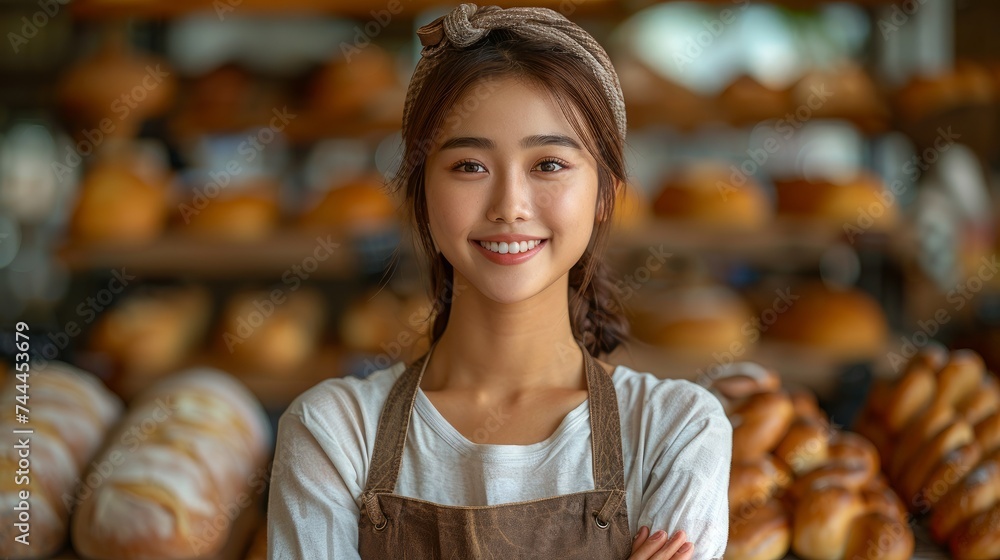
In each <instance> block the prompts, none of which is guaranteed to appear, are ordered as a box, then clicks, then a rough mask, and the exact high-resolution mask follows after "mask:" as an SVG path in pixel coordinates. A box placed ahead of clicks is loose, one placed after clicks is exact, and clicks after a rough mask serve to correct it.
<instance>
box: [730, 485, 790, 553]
mask: <svg viewBox="0 0 1000 560" xmlns="http://www.w3.org/2000/svg"><path fill="white" fill-rule="evenodd" d="M791 538H792V534H791V520H790V519H789V517H788V512H787V511H785V508H784V506H783V505H782V504H781V502H780V501H779V500H776V499H773V498H772V499H770V500H768V501H766V502H764V504H763V505H762V506H760V507H756V508H753V509H751V510H749V511H747V512H746V513H743V512H740V513H738V514H737V515H735V516H730V518H729V545H728V546H727V548H726V555H725V556H724V558H726V560H778V559H780V558H784V557H785V554H787V553H788V546H789V544H790V542H791Z"/></svg>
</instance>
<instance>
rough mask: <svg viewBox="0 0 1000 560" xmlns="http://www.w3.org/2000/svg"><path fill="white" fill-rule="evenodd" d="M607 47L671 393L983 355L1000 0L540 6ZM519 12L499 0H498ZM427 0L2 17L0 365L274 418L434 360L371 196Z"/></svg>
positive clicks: (623, 208)
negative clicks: (57, 366) (724, 371)
mask: <svg viewBox="0 0 1000 560" xmlns="http://www.w3.org/2000/svg"><path fill="white" fill-rule="evenodd" d="M526 4H529V5H546V6H548V7H551V8H553V9H556V10H558V11H561V12H562V13H563V14H565V15H567V16H568V17H569V18H570V19H571V20H573V21H574V22H576V23H578V24H580V25H581V26H583V27H584V28H586V29H587V30H588V31H590V32H591V33H592V34H593V35H594V36H595V37H596V38H597V39H598V40H599V42H601V44H603V45H605V47H606V48H607V50H608V51H609V54H610V55H611V56H612V59H613V60H614V63H615V65H616V68H617V69H618V72H619V75H620V78H621V82H622V87H623V89H624V92H625V98H626V102H627V109H628V115H629V124H630V131H629V139H628V144H629V146H628V157H629V163H630V171H631V173H632V177H633V180H632V182H631V183H630V185H629V187H628V190H627V191H626V192H625V194H624V196H623V197H622V198H621V200H620V201H619V204H618V207H617V208H616V224H615V235H614V238H613V240H612V243H611V248H610V251H609V253H608V255H607V258H608V260H609V262H610V263H612V264H613V266H614V270H615V275H616V276H615V279H616V286H617V291H618V296H619V298H620V299H621V303H622V304H623V306H624V308H625V309H626V310H627V311H628V313H629V314H630V316H631V318H632V325H633V334H634V338H635V340H633V341H631V342H630V343H629V344H627V345H625V346H623V347H622V348H620V349H619V350H617V351H616V352H615V353H614V355H612V356H609V357H605V358H604V359H606V360H607V361H610V362H615V363H624V364H626V365H629V366H631V367H634V368H636V369H639V370H640V371H650V372H653V373H655V374H657V375H659V376H662V377H683V378H688V379H697V378H699V377H705V376H708V377H711V375H712V373H713V371H716V370H717V369H718V367H719V366H720V365H724V364H727V363H729V362H733V361H742V360H753V361H758V362H761V363H763V364H765V365H768V366H770V367H773V368H774V369H776V370H777V371H779V372H780V373H781V375H782V377H783V380H784V381H785V383H786V385H798V386H803V387H806V388H808V389H811V390H812V391H814V392H816V394H817V395H818V396H819V399H820V402H821V404H822V405H823V406H824V408H826V409H827V411H829V412H831V414H832V415H833V416H834V418H835V419H839V420H840V421H841V422H842V423H843V422H848V421H849V420H850V419H852V418H853V416H854V414H855V413H856V412H857V411H858V409H859V408H860V407H861V404H862V401H863V399H864V397H865V394H866V391H867V390H868V387H869V385H870V383H871V381H872V379H873V378H877V377H880V376H885V377H894V376H895V375H896V374H897V373H898V372H899V369H900V367H901V366H902V365H903V363H904V362H905V361H906V360H908V359H909V358H910V357H912V355H913V353H914V352H916V350H917V349H919V348H922V347H925V346H927V345H928V344H931V342H930V341H931V340H937V341H940V342H941V343H943V344H944V345H946V346H949V347H952V348H966V347H968V348H974V349H976V350H977V351H979V352H980V353H982V354H983V356H984V358H985V360H986V363H987V366H989V367H991V368H994V369H995V368H997V367H998V366H1000V344H997V342H1000V262H998V261H997V259H996V251H997V231H996V228H995V222H996V216H997V204H996V203H995V198H996V196H995V193H996V190H997V186H998V185H997V177H998V174H997V171H998V164H1000V136H998V133H997V132H998V127H1000V111H998V108H1000V38H998V36H997V34H996V33H995V31H994V27H995V23H996V22H997V21H1000V5H998V4H997V3H995V2H988V1H986V0H906V1H902V2H899V1H895V2H894V1H890V0H886V1H879V0H864V1H861V0H858V1H855V2H820V1H805V0H799V1H792V0H788V1H786V2H778V3H763V2H748V1H738V0H733V1H728V2H721V1H720V2H651V1H647V0H634V1H629V0H622V1H618V0H598V1H591V0H586V1H584V0H560V1H558V2H556V1H555V0H552V1H548V0H540V1H539V0H536V1H533V2H528V3H526ZM503 5H505V6H510V5H516V3H504V4H503ZM450 7H451V5H449V4H437V3H433V2H428V1H426V0H392V1H390V2H385V1H383V0H378V1H375V2H361V1H355V2H350V3H347V2H322V1H320V0H292V1H283V2H277V1H272V0H214V1H213V2H208V1H207V0H174V1H171V2H152V1H146V0H127V1H123V0H73V1H66V2H64V1H61V0H34V1H20V0H19V1H10V0H7V1H4V2H2V3H0V30H2V31H3V37H4V39H3V43H4V44H3V45H0V84H2V86H0V331H2V332H3V333H4V335H3V338H2V341H0V344H2V346H0V349H2V352H3V354H4V355H5V356H8V357H10V360H8V361H9V362H11V363H12V361H13V359H12V356H13V355H14V352H15V348H14V334H13V331H14V325H15V324H16V323H17V322H18V321H24V322H25V323H27V324H28V325H30V327H31V330H32V333H33V339H32V347H31V348H32V350H31V351H32V353H33V354H34V355H36V356H39V357H41V358H43V359H45V360H53V359H57V360H63V361H67V362H70V363H73V364H75V365H77V366H79V367H81V368H83V369H85V370H87V371H90V372H93V373H94V374H96V375H97V376H98V377H100V378H101V379H102V380H103V381H104V382H105V383H106V384H107V385H108V386H109V387H110V388H111V389H112V390H113V391H114V392H115V393H117V394H118V395H119V396H121V397H122V398H123V399H125V400H126V401H127V400H128V399H129V398H131V396H132V395H135V394H136V393H137V392H139V391H141V390H142V389H144V388H146V387H148V386H149V385H151V384H152V383H154V382H155V381H157V380H160V379H163V378H165V377H168V376H169V375H170V374H171V373H172V372H176V371H178V370H180V369H183V368H185V367H188V366H192V365H198V364H208V365H213V366H217V367H219V368H221V369H223V370H225V371H227V372H229V373H231V374H232V375H233V376H235V377H237V378H238V379H239V380H241V381H242V382H243V383H244V384H245V385H246V386H247V387H248V388H249V389H250V390H251V391H252V392H253V393H254V394H255V395H256V396H257V397H258V398H259V399H260V400H261V402H262V403H263V404H264V406H265V408H266V409H267V410H268V413H269V414H270V415H271V418H272V422H273V421H276V419H277V417H278V416H279V415H280V414H281V412H282V411H283V410H284V409H285V407H287V405H288V404H289V403H290V402H291V400H292V399H293V398H294V397H295V396H297V395H298V394H299V393H301V392H302V391H304V390H305V389H307V388H309V387H310V386H312V385H314V384H316V383H317V382H319V381H321V380H323V379H326V378H329V377H334V376H344V375H355V376H362V377H363V376H365V375H367V374H369V373H371V372H372V371H375V370H377V369H382V368H385V367H388V366H390V365H392V364H393V363H396V362H398V361H402V360H409V359H411V358H413V357H415V356H416V355H419V354H420V353H421V352H423V351H424V350H425V349H426V342H427V341H426V338H425V334H426V332H427V327H428V325H429V323H428V320H427V319H428V317H429V316H430V315H431V314H432V313H434V311H435V309H436V306H435V304H434V302H432V301H430V300H429V298H428V296H427V295H426V293H425V291H424V290H425V285H424V283H423V276H424V271H425V269H424V268H423V267H422V263H420V262H419V261H418V260H417V259H416V258H415V256H414V252H413V250H412V245H411V240H410V236H409V234H408V232H407V230H406V228H405V227H404V226H403V224H402V223H401V221H400V218H399V214H398V212H397V207H398V205H399V201H398V200H397V199H395V198H393V197H392V195H390V194H388V193H387V192H386V191H385V190H384V189H383V188H382V185H383V182H384V180H385V178H386V177H389V176H391V174H392V173H393V171H394V169H395V167H396V165H397V163H398V157H399V148H400V145H399V122H400V119H401V114H402V102H403V95H404V93H405V87H406V84H407V81H408V79H409V76H410V74H411V73H412V70H413V67H414V64H415V63H416V60H417V57H418V52H419V48H418V47H419V43H418V42H417V40H416V35H415V30H416V28H417V27H419V26H420V25H423V24H424V23H427V22H429V21H430V20H432V19H433V18H435V17H438V16H440V15H442V14H444V13H446V12H447V10H448V9H449V8H450Z"/></svg>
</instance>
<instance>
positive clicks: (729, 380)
mask: <svg viewBox="0 0 1000 560" xmlns="http://www.w3.org/2000/svg"><path fill="white" fill-rule="evenodd" d="M710 387H711V389H712V391H713V392H715V393H717V394H719V395H721V396H722V397H723V398H725V399H727V400H729V401H730V402H732V401H738V400H740V399H744V398H746V397H749V396H750V395H755V394H757V393H769V392H774V391H777V390H778V389H780V388H781V378H780V377H779V376H778V373H777V372H776V371H774V370H772V369H769V368H766V367H764V366H762V365H760V364H756V363H753V362H734V363H732V364H727V365H723V366H722V367H720V368H718V370H717V373H716V374H715V377H714V379H713V380H712V383H711V385H710Z"/></svg>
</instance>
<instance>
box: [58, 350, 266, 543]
mask: <svg viewBox="0 0 1000 560" xmlns="http://www.w3.org/2000/svg"><path fill="white" fill-rule="evenodd" d="M270 446H271V425H270V422H269V421H268V418H267V416H266V415H265V413H264V411H263V409H262V408H261V406H260V404H259V402H257V400H256V399H255V398H254V397H253V395H251V394H250V393H249V391H247V389H246V388H245V387H243V386H242V385H241V384H240V383H238V382H236V381H235V380H234V379H233V378H232V377H231V376H229V375H227V374H225V373H222V372H221V371H218V370H213V369H208V368H199V369H192V370H187V371H184V372H180V373H178V374H175V375H173V376H171V377H170V378H168V379H166V380H164V381H162V382H160V383H158V384H156V385H154V386H152V387H151V388H149V389H148V390H147V391H145V392H143V394H141V395H140V396H138V397H137V398H136V399H135V400H134V401H133V403H132V405H131V406H130V409H129V413H128V414H127V416H126V418H125V420H124V421H123V422H122V423H121V424H120V425H119V428H118V429H117V430H115V433H114V434H113V436H112V437H111V438H110V439H109V443H108V445H107V447H105V449H104V450H103V452H102V454H101V458H100V461H101V462H104V463H108V464H111V465H113V468H112V469H110V472H107V471H105V472H98V477H97V478H99V480H100V483H99V484H97V485H95V487H94V490H93V492H92V493H91V494H90V495H89V496H87V497H85V498H84V499H83V500H82V502H81V503H80V504H79V507H78V510H77V512H76V513H75V515H74V516H73V521H72V534H73V544H74V546H75V548H76V550H77V551H78V552H80V554H81V555H83V556H86V557H87V558H91V559H93V560H140V559H141V560H153V559H181V558H184V559H207V558H212V557H214V556H215V555H217V554H218V553H219V552H220V550H221V549H222V547H223V545H224V544H225V543H226V540H227V539H228V536H229V532H230V528H231V527H232V523H233V521H234V519H235V518H237V517H238V516H239V514H240V513H241V512H242V511H243V510H244V509H245V508H246V507H250V505H251V504H252V501H253V499H252V496H253V492H254V490H253V489H251V487H250V484H251V481H252V474H253V473H254V471H255V470H257V469H259V468H261V467H262V466H263V464H264V462H265V461H266V460H267V456H268V454H269V453H270ZM91 472H92V474H93V473H94V472H95V471H91ZM257 491H258V492H259V490H257Z"/></svg>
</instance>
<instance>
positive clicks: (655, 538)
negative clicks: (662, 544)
mask: <svg viewBox="0 0 1000 560" xmlns="http://www.w3.org/2000/svg"><path fill="white" fill-rule="evenodd" d="M664 535H666V533H665V532H663V529H660V530H659V531H657V532H655V533H653V536H652V537H649V540H651V541H658V540H660V539H662V538H663V536H664Z"/></svg>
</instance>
